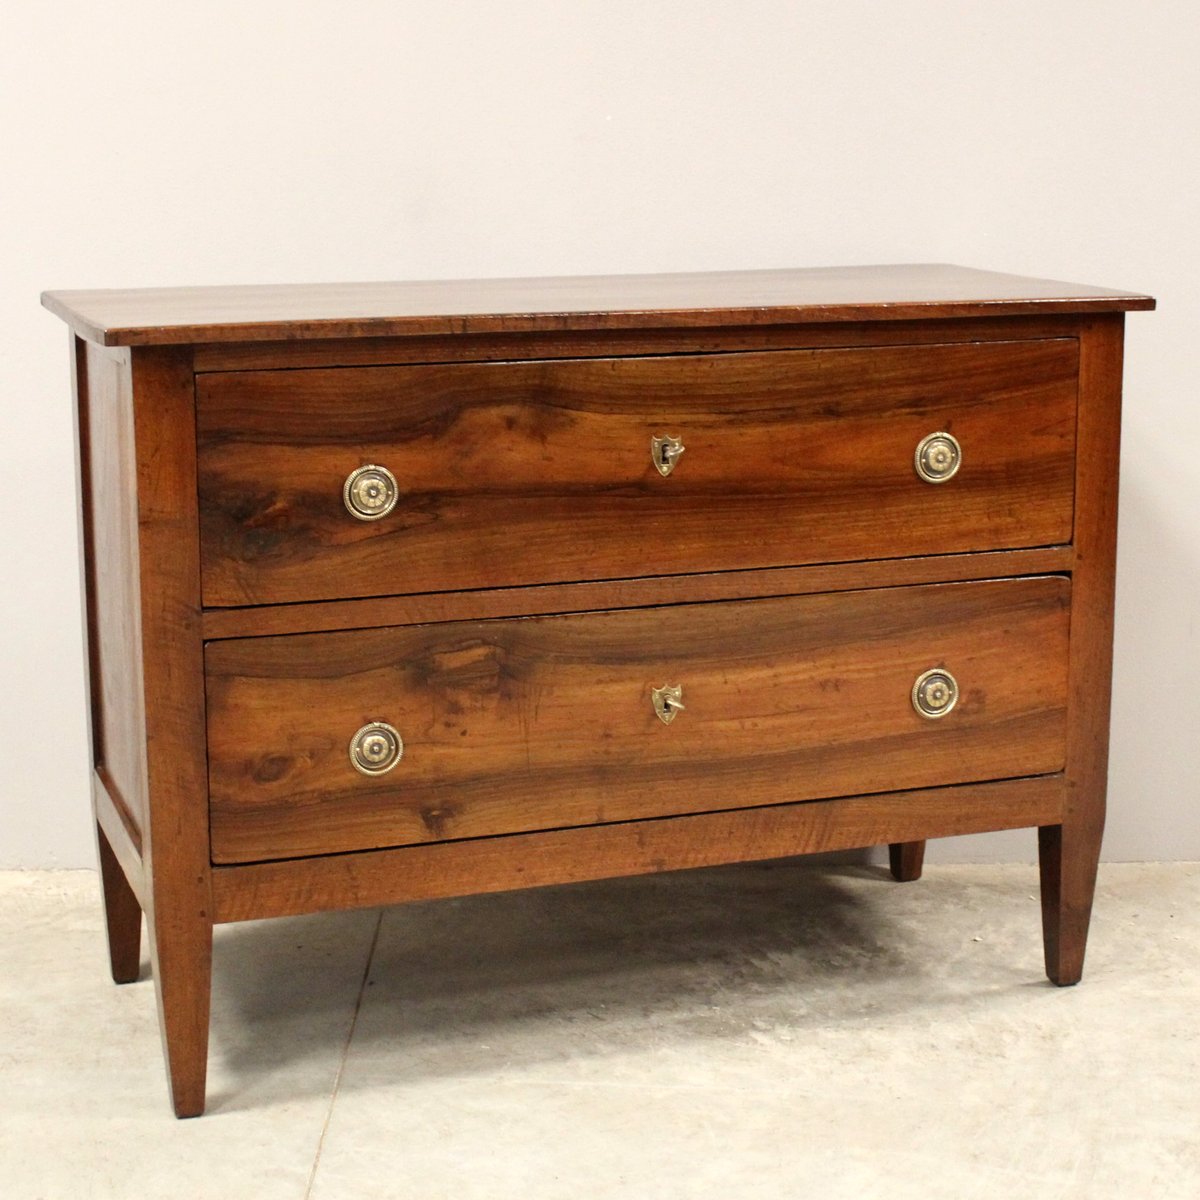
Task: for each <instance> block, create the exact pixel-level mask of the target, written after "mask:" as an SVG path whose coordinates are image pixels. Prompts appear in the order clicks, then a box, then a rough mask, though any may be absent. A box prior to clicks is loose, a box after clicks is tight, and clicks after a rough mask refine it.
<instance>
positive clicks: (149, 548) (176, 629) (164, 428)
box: [130, 348, 213, 1117]
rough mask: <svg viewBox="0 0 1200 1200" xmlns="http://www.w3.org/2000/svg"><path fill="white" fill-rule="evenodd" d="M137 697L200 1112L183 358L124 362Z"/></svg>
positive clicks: (197, 812)
mask: <svg viewBox="0 0 1200 1200" xmlns="http://www.w3.org/2000/svg"><path fill="white" fill-rule="evenodd" d="M131 371H132V394H133V396H134V406H133V413H134V432H135V442H136V455H135V463H134V466H133V473H132V474H131V476H130V479H131V482H132V483H133V486H134V488H135V494H136V497H137V527H138V563H139V577H138V582H139V587H140V594H139V608H140V613H141V642H142V645H141V650H142V663H143V667H142V692H143V696H144V698H145V713H146V742H145V756H146V765H147V777H148V781H149V793H150V796H151V804H150V810H149V822H148V832H149V837H148V838H147V839H146V847H145V869H146V874H147V877H148V879H149V881H150V886H149V888H148V889H147V897H146V898H147V901H148V903H147V908H146V920H147V925H148V929H149V934H150V961H151V966H152V969H153V972H154V983H155V991H156V994H157V997H158V1008H159V1021H160V1026H161V1028H162V1031H163V1047H164V1050H165V1052H166V1058H167V1073H168V1079H169V1082H170V1087H171V1097H172V1103H173V1105H174V1108H175V1113H176V1115H177V1116H180V1117H191V1116H198V1115H199V1114H200V1113H202V1112H203V1111H204V1081H205V1077H206V1072H207V1061H208V1011H209V992H210V980H211V972H212V925H213V920H212V896H211V875H210V865H209V864H210V855H209V846H208V819H207V813H206V812H205V805H204V796H205V792H206V789H207V784H208V781H207V769H206V763H205V755H204V683H203V672H204V664H203V656H202V645H201V641H200V550H199V536H198V525H199V522H198V518H197V513H196V445H195V437H194V432H193V431H194V429H195V404H194V386H193V382H192V364H191V354H190V352H189V351H188V350H187V349H176V348H168V349H152V350H135V351H134V352H133V355H132V361H131Z"/></svg>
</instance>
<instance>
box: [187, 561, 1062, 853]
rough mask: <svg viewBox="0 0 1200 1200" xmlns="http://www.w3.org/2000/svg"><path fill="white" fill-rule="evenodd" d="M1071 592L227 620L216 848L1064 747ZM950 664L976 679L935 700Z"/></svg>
mask: <svg viewBox="0 0 1200 1200" xmlns="http://www.w3.org/2000/svg"><path fill="white" fill-rule="evenodd" d="M1069 597H1070V583H1069V581H1068V580H1067V579H1065V578H1061V577H1041V578H1032V579H1015V580H1002V581H996V582H986V583H961V584H938V585H932V586H924V587H909V588H895V589H880V590H874V591H863V592H851V593H841V594H827V595H817V596H800V597H783V598H777V599H769V600H747V601H736V602H731V603H713V604H696V605H680V606H675V607H670V608H657V609H639V610H630V611H621V612H597V613H584V614H577V615H570V616H552V617H530V618H522V619H512V620H495V621H478V622H462V623H452V624H442V625H426V626H412V627H405V628H395V629H371V630H359V631H347V632H338V633H318V634H302V635H295V636H287V637H264V638H247V639H239V640H230V641H222V642H213V643H210V644H209V645H208V647H207V649H206V665H207V675H208V712H209V778H210V803H211V831H212V847H213V856H214V859H215V860H216V861H217V862H243V861H253V860H263V859H271V858H286V857H292V856H301V855H312V854H321V853H331V852H336V851H344V850H356V849H367V848H372V847H380V846H393V845H408V844H416V843H422V842H431V841H438V840H442V839H449V838H466V837H480V836H487V835H493V834H504V833H512V832H518V831H524V830H533V829H546V828H556V827H566V826H578V825H588V824H594V823H602V822H609V821H624V820H631V819H637V818H644V817H659V816H665V815H670V814H676V813H683V812H699V811H707V810H716V809H728V808H739V807H749V806H754V805H763V804H772V803H781V802H786V801H795V800H805V799H815V798H818V797H829V796H838V795H850V794H863V793H870V792H876V791H891V790H898V789H904V788H915V787H930V786H937V785H942V784H953V783H962V782H967V781H972V780H985V779H995V778H1006V777H1013V776H1021V775H1032V774H1040V773H1048V772H1054V771H1058V770H1061V769H1062V766H1063V762H1064V744H1065V727H1066V725H1065V718H1066V667H1067V623H1068V607H1069ZM933 669H938V670H945V671H948V672H949V673H950V674H951V675H952V676H953V678H954V680H955V681H956V683H957V688H958V698H957V701H956V703H955V704H954V705H953V707H952V708H950V710H949V711H947V712H944V714H943V715H941V716H939V717H936V718H933V719H930V718H927V717H924V716H922V715H919V714H918V712H917V710H916V707H915V700H914V684H915V683H916V681H917V680H918V678H919V677H921V676H922V675H924V674H925V673H926V672H928V671H930V670H933ZM936 683H937V680H936V679H934V680H933V681H932V691H928V692H927V693H926V694H925V695H924V696H923V699H924V700H925V702H926V703H927V704H934V705H936V704H937V703H938V702H939V701H940V700H944V695H940V694H939V692H938V689H937V687H936ZM668 686H670V687H678V688H679V689H680V692H679V694H678V697H677V699H678V701H679V702H680V703H682V705H683V708H682V709H679V710H677V709H675V707H674V706H673V705H670V704H669V703H668V705H667V709H668V715H672V716H673V719H671V720H670V721H669V722H664V721H663V720H662V719H661V717H660V715H659V713H660V711H663V707H664V701H663V699H662V698H661V697H660V698H659V700H658V701H657V703H656V700H655V689H660V688H663V687H668ZM374 722H385V723H387V724H388V725H390V726H392V727H393V728H394V729H395V730H396V731H397V732H398V734H399V737H400V738H401V740H402V747H403V752H402V755H401V757H400V758H399V761H398V762H397V763H396V764H395V766H394V767H393V768H392V769H390V770H389V771H388V772H387V773H386V774H380V775H369V774H364V773H363V772H362V771H361V770H360V769H357V768H356V767H355V765H354V764H353V763H352V762H351V757H350V747H351V741H352V738H353V737H354V735H355V733H356V732H357V731H358V730H360V728H362V727H365V726H367V725H369V724H371V723H374ZM383 748H385V747H383ZM366 754H367V758H366V760H365V761H366V763H367V765H368V766H370V765H371V757H370V747H368V748H367V750H366Z"/></svg>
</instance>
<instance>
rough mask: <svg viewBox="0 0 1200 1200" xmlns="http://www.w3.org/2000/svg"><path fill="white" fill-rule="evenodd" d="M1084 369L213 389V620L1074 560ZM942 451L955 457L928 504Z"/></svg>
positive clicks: (693, 368) (762, 370)
mask: <svg viewBox="0 0 1200 1200" xmlns="http://www.w3.org/2000/svg"><path fill="white" fill-rule="evenodd" d="M1077 370H1078V352H1077V343H1076V342H1075V341H1074V340H1073V339H1066V338H1063V339H1045V340H1039V341H1028V342H1004V343H968V344H961V345H934V346H901V347H880V348H869V349H845V350H809V351H777V352H767V353H745V354H743V353H737V354H709V355H683V356H675V357H656V358H623V359H593V360H578V359H576V360H556V361H537V362H511V363H470V364H450V365H440V366H405V367H366V368H344V369H329V370H324V369H322V370H296V371H251V372H233V373H214V374H209V375H202V376H200V377H199V379H198V437H199V475H200V513H201V551H202V563H203V589H204V602H205V604H207V605H210V606H222V605H244V604H263V603H284V602H293V601H303V600H324V599H338V598H343V597H351V596H379V595H399V594H405V593H413V592H425V591H439V590H456V589H466V588H477V587H503V586H512V585H519V584H531V583H552V582H562V581H570V580H581V579H620V578H632V577H638V576H645V575H666V574H682V573H689V572H700V571H713V570H734V569H739V568H751V567H770V566H790V565H799V564H803V563H813V562H842V561H852V560H856V559H865V558H890V557H900V556H905V555H915V554H940V553H952V552H961V551H972V550H991V549H1000V548H1006V547H1019V546H1039V545H1054V544H1059V543H1063V542H1067V541H1069V540H1070V536H1071V522H1072V506H1073V497H1074V450H1075V403H1076V381H1077ZM937 432H948V433H950V434H952V435H953V436H954V437H955V438H956V439H957V441H958V443H959V444H960V446H961V459H960V463H959V468H958V470H957V473H955V474H954V475H953V477H952V478H950V479H948V480H946V481H943V482H937V483H929V482H926V481H924V480H923V479H922V478H921V477H920V476H919V475H918V473H917V471H916V469H915V466H914V454H915V452H916V448H917V446H918V444H919V443H920V442H921V441H922V439H923V438H925V437H927V436H928V435H929V434H931V433H937ZM656 437H658V438H666V437H671V438H676V439H678V440H679V441H680V442H682V444H683V446H684V450H683V452H682V453H681V454H679V455H678V456H677V457H674V458H673V459H672V457H671V454H670V444H669V443H668V445H667V449H666V450H665V451H664V450H663V449H662V448H660V449H659V450H658V451H657V456H658V462H659V464H660V465H663V466H666V465H670V466H671V468H672V469H671V470H670V472H669V474H663V473H662V472H661V471H660V470H659V469H658V466H656V463H655V461H654V457H655V451H654V450H653V449H652V439H654V438H656ZM664 454H665V457H664ZM366 465H374V466H379V467H383V468H386V470H387V471H389V472H390V473H391V475H392V476H393V477H394V480H395V489H394V492H395V494H394V507H392V508H391V510H390V511H388V512H387V513H386V515H383V516H379V517H378V518H376V519H360V518H359V517H356V516H354V515H352V514H351V512H350V511H349V508H348V506H347V500H346V495H345V485H346V482H347V480H348V479H349V477H350V476H351V474H352V473H353V472H355V471H356V470H357V469H359V468H361V467H363V466H366ZM385 499H386V500H387V501H388V502H391V500H392V499H393V497H392V496H391V495H390V494H389V493H388V484H387V481H386V480H384V483H383V491H382V492H379V491H378V490H377V491H376V492H375V493H374V497H372V496H367V497H366V504H367V509H366V511H367V513H368V515H371V516H372V517H374V513H375V512H376V511H378V510H377V509H376V510H373V509H371V508H370V505H371V503H373V502H378V501H380V500H385ZM361 500H362V498H361V497H360V503H361Z"/></svg>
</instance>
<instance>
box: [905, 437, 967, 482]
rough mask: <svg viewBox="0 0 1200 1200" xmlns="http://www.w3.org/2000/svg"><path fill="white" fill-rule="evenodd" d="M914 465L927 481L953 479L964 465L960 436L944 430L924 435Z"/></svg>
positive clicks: (914, 458) (918, 445) (915, 455)
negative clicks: (957, 436) (959, 442)
mask: <svg viewBox="0 0 1200 1200" xmlns="http://www.w3.org/2000/svg"><path fill="white" fill-rule="evenodd" d="M913 466H914V467H916V469H917V474H918V475H919V476H920V477H921V478H922V479H923V480H925V482H926V483H945V482H946V481H947V480H949V479H953V478H954V476H955V475H957V474H958V468H959V467H961V466H962V447H961V446H960V445H959V444H958V438H956V437H955V436H954V434H952V433H946V432H945V431H944V430H940V431H939V432H937V433H931V434H928V435H927V436H925V437H923V438H922V439H921V440H920V441H919V442H918V443H917V450H916V453H915V454H914V455H913Z"/></svg>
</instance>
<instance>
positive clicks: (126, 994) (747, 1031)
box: [0, 860, 1200, 1200]
mask: <svg viewBox="0 0 1200 1200" xmlns="http://www.w3.org/2000/svg"><path fill="white" fill-rule="evenodd" d="M1035 896H1036V873H1035V871H1034V870H1033V869H1032V868H1030V867H1025V866H1014V867H982V866H970V867H945V866H934V867H932V868H930V869H929V870H928V874H927V876H926V878H925V879H924V880H922V881H921V882H920V883H917V884H910V885H897V884H893V883H891V882H890V880H886V879H885V875H884V872H883V871H882V870H880V869H878V868H875V867H871V866H846V865H840V866H838V865H830V864H829V863H820V862H813V861H804V860H801V861H799V862H788V863H779V864H772V865H765V866H754V867H734V868H722V869H718V870H711V871H700V872H691V873H683V874H677V875H671V876H661V877H658V878H646V879H634V880H620V881H616V882H611V883H603V884H593V885H586V886H578V887H573V888H555V889H546V890H543V891H539V892H530V893H516V894H511V895H504V896H498V897H490V898H489V897H482V898H478V897H477V898H471V899H464V900H455V901H442V902H438V903H430V904H421V905H411V906H408V907H405V908H396V909H389V910H387V911H385V912H383V913H382V914H381V913H379V912H377V911H371V912H361V913H346V914H338V915H331V916H320V917H306V918H295V919H290V920H282V921H277V922H264V923H256V924H252V925H242V926H227V927H222V928H220V929H218V930H217V940H216V963H215V972H214V973H215V982H214V997H213V1000H214V1004H213V1030H212V1052H211V1058H210V1068H209V1096H210V1101H209V1112H208V1115H207V1116H205V1117H203V1118H201V1119H200V1120H197V1121H185V1122H177V1121H175V1120H174V1119H173V1118H172V1117H171V1116H170V1113H169V1110H168V1107H167V1102H166V1093H165V1084H164V1080H163V1074H162V1065H161V1061H160V1051H159V1040H158V1033H157V1027H156V1016H155V1006H154V994H153V984H152V983H151V982H150V980H149V977H148V975H149V973H148V967H146V966H144V967H143V972H142V980H141V982H139V983H136V984H132V985H129V986H127V987H122V988H118V987H115V986H114V985H113V984H111V983H110V982H109V981H108V978H107V971H106V964H105V962H104V959H103V953H104V952H103V934H102V931H101V926H100V910H99V901H98V898H97V883H96V878H95V876H94V875H92V874H91V873H89V872H44V873H8V874H7V875H5V874H0V1194H3V1196H4V1197H6V1200H16V1198H21V1200H24V1198H25V1197H45V1198H47V1200H57V1198H58V1197H70V1198H72V1200H74V1198H84V1200H89V1198H92V1197H110V1196H112V1197H126V1196H129V1197H139V1198H142V1200H144V1198H146V1197H159V1196H168V1195H169V1196H173V1197H181V1198H183V1200H202V1198H205V1197H220V1198H221V1200H231V1198H239V1197H243V1196H245V1197H253V1198H254V1200H272V1198H274V1197H286V1198H289V1200H301V1198H304V1197H313V1198H314V1200H334V1198H347V1200H349V1198H353V1200H369V1198H371V1197H395V1198H401V1197H413V1198H419V1200H439V1198H441V1197H447V1198H453V1200H475V1198H480V1200H483V1198H486V1200H506V1198H509V1197H519V1198H520V1200H542V1198H543V1197H555V1198H559V1197H561V1198H570V1200H591V1198H595V1200H603V1198H605V1197H617V1196H620V1197H638V1198H639V1200H642V1198H651V1200H659V1198H673V1197H688V1198H689V1200H690V1198H709V1197H712V1198H714V1200H716V1198H720V1200H736V1198H739V1197H770V1198H772V1200H777V1198H784V1197H808V1196H813V1197H821V1200H837V1198H840V1197H853V1198H854V1200H864V1198H870V1197H888V1198H889V1200H903V1198H906V1197H953V1198H954V1200H971V1198H973V1197H1026V1196H1037V1197H1039V1198H1042V1197H1082V1198H1086V1200H1101V1198H1103V1197H1109V1196H1112V1197H1115V1196H1121V1197H1135V1198H1136V1197H1154V1198H1155V1200H1164V1198H1167V1197H1181V1198H1184V1197H1186V1198H1187V1200H1195V1198H1196V1197H1198V1196H1200V1034H1198V1032H1197V1012H1198V1009H1200V1005H1198V1001H1200V956H1198V955H1197V949H1198V946H1200V864H1177V865H1121V866H1106V867H1104V869H1103V871H1102V873H1101V886H1100V895H1099V897H1098V900H1097V911H1096V915H1095V918H1094V921H1093V928H1092V940H1091V947H1090V950H1089V955H1088V971H1087V974H1086V975H1085V978H1084V982H1083V984H1082V985H1081V986H1080V987H1077V988H1073V989H1065V990H1059V989H1056V988H1053V987H1051V986H1050V985H1049V984H1048V983H1046V981H1045V979H1044V977H1043V975H1042V967H1041V961H1040V955H1041V950H1040V942H1039V933H1038V905H1037V901H1036V899H1035ZM364 984H365V986H364Z"/></svg>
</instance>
